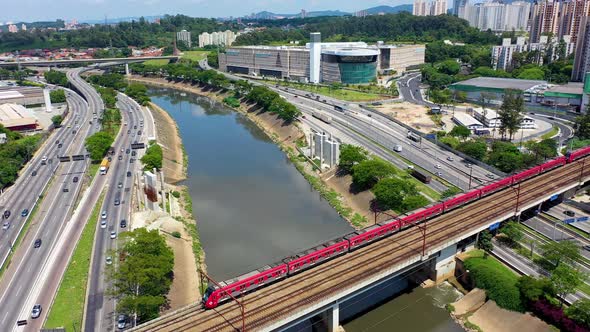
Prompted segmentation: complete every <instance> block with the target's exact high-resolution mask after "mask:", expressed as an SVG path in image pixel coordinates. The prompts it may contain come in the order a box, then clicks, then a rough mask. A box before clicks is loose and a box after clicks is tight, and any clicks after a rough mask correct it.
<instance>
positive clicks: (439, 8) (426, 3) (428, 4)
mask: <svg viewBox="0 0 590 332" xmlns="http://www.w3.org/2000/svg"><path fill="white" fill-rule="evenodd" d="M412 13H413V14H414V16H437V15H442V14H446V13H447V0H414V7H413V9H412Z"/></svg>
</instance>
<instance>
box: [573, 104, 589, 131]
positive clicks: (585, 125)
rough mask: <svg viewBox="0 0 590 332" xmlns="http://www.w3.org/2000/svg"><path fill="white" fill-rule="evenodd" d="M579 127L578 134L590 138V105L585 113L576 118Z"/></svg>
mask: <svg viewBox="0 0 590 332" xmlns="http://www.w3.org/2000/svg"><path fill="white" fill-rule="evenodd" d="M575 123H576V125H577V127H578V130H577V131H576V136H578V137H579V138H581V139H590V105H589V106H588V110H587V112H586V113H585V114H584V115H581V116H578V117H577V118H576V120H575Z"/></svg>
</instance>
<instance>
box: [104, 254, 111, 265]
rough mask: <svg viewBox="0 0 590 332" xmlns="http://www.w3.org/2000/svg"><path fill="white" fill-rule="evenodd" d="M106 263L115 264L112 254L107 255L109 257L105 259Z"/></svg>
mask: <svg viewBox="0 0 590 332" xmlns="http://www.w3.org/2000/svg"><path fill="white" fill-rule="evenodd" d="M105 263H106V264H107V265H111V264H113V258H112V257H111V256H107V258H106V260H105Z"/></svg>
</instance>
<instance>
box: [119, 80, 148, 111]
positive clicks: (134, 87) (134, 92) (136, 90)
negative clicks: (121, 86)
mask: <svg viewBox="0 0 590 332" xmlns="http://www.w3.org/2000/svg"><path fill="white" fill-rule="evenodd" d="M125 94H126V95H128V96H129V97H131V98H133V99H135V100H136V101H137V102H138V103H139V104H140V105H143V106H145V105H147V104H148V103H149V102H150V101H151V100H150V97H148V95H147V87H146V86H145V85H143V84H141V83H131V84H129V85H128V86H127V88H126V89H125Z"/></svg>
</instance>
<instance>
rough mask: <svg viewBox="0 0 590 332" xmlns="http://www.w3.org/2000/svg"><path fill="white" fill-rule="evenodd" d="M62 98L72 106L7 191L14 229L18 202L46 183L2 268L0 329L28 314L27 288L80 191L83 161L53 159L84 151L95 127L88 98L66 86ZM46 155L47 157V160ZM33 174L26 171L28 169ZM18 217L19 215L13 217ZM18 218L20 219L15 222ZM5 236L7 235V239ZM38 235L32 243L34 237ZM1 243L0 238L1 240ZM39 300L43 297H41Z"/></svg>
mask: <svg viewBox="0 0 590 332" xmlns="http://www.w3.org/2000/svg"><path fill="white" fill-rule="evenodd" d="M67 97H68V104H69V107H70V110H71V111H72V112H71V113H70V115H69V116H68V117H67V119H66V121H65V122H64V124H63V126H62V128H60V129H57V133H55V134H54V135H52V136H51V138H50V139H48V140H47V142H46V149H42V152H41V153H42V154H41V153H39V154H38V155H37V156H36V157H35V158H34V160H33V162H32V163H31V165H30V166H29V167H28V168H27V170H26V171H25V172H24V173H23V174H22V175H21V178H20V179H21V181H23V182H22V183H21V182H17V183H16V185H15V190H14V191H11V192H10V193H9V199H8V200H7V203H6V205H7V209H8V208H12V210H13V211H14V213H13V214H12V216H11V218H9V219H17V220H16V221H15V224H16V225H15V227H14V228H15V229H16V228H17V227H18V226H20V225H22V223H23V222H24V219H25V218H22V217H21V214H20V206H22V207H23V208H28V209H29V210H31V209H32V206H33V203H32V202H34V201H35V200H36V199H37V197H38V196H39V194H40V193H41V192H42V191H43V188H44V187H45V186H46V184H47V183H48V182H49V181H50V179H51V178H53V181H52V182H51V185H50V186H48V187H47V190H46V193H45V198H44V200H43V201H42V203H41V205H40V206H39V208H38V213H37V214H36V215H35V216H34V218H33V220H31V228H30V229H29V231H28V232H27V236H26V237H25V238H24V239H23V242H22V244H21V246H20V247H19V249H18V250H17V251H16V253H15V256H14V258H13V260H12V264H11V265H10V266H9V268H8V269H7V271H6V273H5V275H4V276H3V279H2V281H1V282H0V307H2V308H4V309H6V310H3V312H2V313H1V315H2V317H0V330H2V331H10V330H13V329H15V328H16V324H15V323H16V321H17V320H21V319H30V311H31V309H32V305H31V306H29V305H28V304H29V303H31V302H34V303H37V299H36V298H34V296H33V290H34V288H35V286H36V285H38V284H39V282H40V280H41V279H42V278H46V276H44V275H43V273H41V271H42V270H43V269H44V268H45V266H46V262H47V258H48V256H49V255H50V254H51V253H52V252H53V251H54V249H55V243H56V240H57V239H58V238H59V237H60V235H61V233H62V232H63V230H64V228H65V227H66V225H67V220H68V219H69V216H70V215H71V212H72V209H73V208H74V204H75V202H76V200H77V198H78V195H79V193H80V189H81V185H82V183H83V181H81V180H82V176H83V175H84V173H85V171H86V168H87V165H88V161H87V160H81V161H72V162H69V163H61V164H60V163H59V160H58V159H57V157H58V156H64V155H80V154H85V153H86V150H85V148H84V140H85V138H86V137H87V136H89V135H91V134H92V133H94V132H95V131H96V127H95V126H93V125H91V124H90V123H89V122H90V121H91V120H92V117H93V115H92V113H91V112H90V111H89V109H88V104H87V103H86V102H85V101H84V100H83V99H82V98H81V97H80V96H79V95H77V94H76V93H73V92H70V91H68V92H67ZM45 156H46V157H47V164H46V165H41V162H40V160H41V158H43V157H45ZM50 161H51V162H50ZM33 171H36V175H35V176H32V172H33ZM18 219H20V220H18ZM19 224H20V225H19ZM7 240H8V239H7ZM37 240H40V241H41V244H40V246H39V247H38V248H35V247H34V245H33V244H34V242H35V241H37ZM2 243H3V244H4V239H3V241H2ZM44 304H45V305H48V304H49V301H45V303H44Z"/></svg>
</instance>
